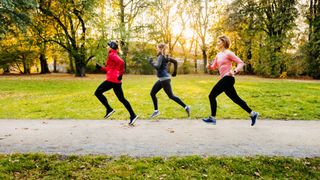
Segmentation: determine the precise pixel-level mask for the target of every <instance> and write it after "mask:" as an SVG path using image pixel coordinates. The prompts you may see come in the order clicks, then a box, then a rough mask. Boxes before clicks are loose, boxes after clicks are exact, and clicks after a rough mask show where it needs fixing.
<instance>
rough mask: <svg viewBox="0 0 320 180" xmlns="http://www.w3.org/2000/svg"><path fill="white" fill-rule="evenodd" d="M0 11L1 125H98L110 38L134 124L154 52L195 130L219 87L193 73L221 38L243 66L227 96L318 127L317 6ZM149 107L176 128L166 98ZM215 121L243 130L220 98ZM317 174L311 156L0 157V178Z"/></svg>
mask: <svg viewBox="0 0 320 180" xmlns="http://www.w3.org/2000/svg"><path fill="white" fill-rule="evenodd" d="M0 12H1V13H0V74H2V75H0V119H3V120H15V119H19V120H26V121H28V120H29V119H36V120H50V119H53V120H61V121H63V120H65V121H68V120H70V119H77V120H81V119H102V117H103V115H104V113H105V109H104V107H103V106H102V105H101V104H100V103H99V101H98V100H97V99H96V97H95V96H94V91H95V89H96V87H97V86H98V85H99V84H100V83H101V82H102V81H103V80H104V79H105V75H104V74H102V72H99V71H97V70H96V69H95V63H96V62H98V63H100V64H104V63H105V59H106V57H107V55H108V54H107V53H108V52H107V51H106V47H107V42H108V41H109V40H118V42H119V45H120V47H121V54H120V56H121V57H122V58H123V59H124V60H125V62H126V74H125V76H124V77H123V88H124V92H125V95H126V97H127V98H128V100H129V101H130V103H132V106H133V108H134V109H135V111H137V114H138V115H139V117H140V119H139V120H141V121H143V120H147V119H149V115H150V114H151V113H152V111H153V108H152V101H151V98H150V96H149V91H150V90H151V87H152V85H153V83H154V82H155V81H156V80H157V78H156V76H155V72H154V70H153V68H152V67H151V66H150V65H149V63H148V62H147V57H149V56H151V57H155V55H156V45H157V44H158V43H160V42H165V43H167V44H168V54H169V55H170V56H172V57H174V58H175V59H177V60H178V63H179V69H178V76H177V77H175V78H173V79H172V84H173V90H174V92H175V94H176V95H178V96H179V97H180V98H181V99H183V100H184V101H186V103H187V104H189V105H191V108H192V113H191V119H196V120H199V119H200V118H203V117H205V116H208V115H209V110H210V109H209V100H208V94H209V92H210V91H211V88H212V87H213V85H214V84H215V83H216V82H217V81H218V80H219V77H218V74H217V71H207V69H205V68H204V67H205V66H206V64H207V63H209V62H210V61H211V60H212V59H213V58H214V56H215V54H216V53H217V50H216V49H215V43H216V39H217V37H218V36H219V35H221V34H226V35H228V36H229V37H230V39H231V41H232V45H231V50H232V51H233V52H235V53H236V54H237V55H238V56H239V57H240V58H241V59H242V60H243V61H244V62H245V63H246V66H245V67H244V69H243V71H242V72H241V73H240V75H237V77H236V85H235V87H236V89H237V90H238V93H239V95H240V97H242V98H243V99H244V100H246V101H247V103H248V104H249V105H250V106H251V107H252V108H253V109H254V110H256V111H258V112H260V114H261V116H260V117H261V119H262V120H286V121H292V120H307V121H310V120H319V119H320V85H319V80H317V79H319V78H320V56H319V54H320V43H319V42H320V1H319V0H273V1H271V0H228V1H218V0H188V1H187V0H176V1H173V0H88V1H85V0H19V1H17V0H0ZM171 68H172V67H171ZM106 96H107V97H108V99H109V100H110V103H111V104H112V105H113V106H114V108H115V109H116V113H115V114H114V115H113V116H112V118H111V119H113V120H128V118H129V117H128V116H129V115H128V113H127V112H126V110H125V108H124V107H123V105H122V104H121V103H120V102H118V100H117V99H116V97H115V96H114V95H113V92H108V93H106ZM158 97H159V109H160V111H161V116H160V117H159V118H160V119H171V120H173V119H179V120H181V123H183V122H184V121H187V119H186V113H185V111H184V110H183V109H182V108H180V107H179V106H178V105H177V104H175V103H174V102H171V101H170V102H169V103H165V102H167V100H168V97H166V95H165V93H163V92H160V93H159V95H158ZM217 118H218V119H239V120H243V119H246V120H248V126H250V122H249V117H248V115H247V113H245V112H244V111H243V110H242V109H241V108H239V107H238V106H237V105H235V104H234V103H233V102H232V101H231V100H230V99H228V98H227V96H225V95H224V94H223V95H221V96H219V97H218V116H217ZM139 120H138V121H137V123H139ZM106 123H107V121H106ZM257 125H259V122H258V124H257ZM107 130H108V128H107V127H106V131H107ZM5 138H10V136H9V135H8V136H7V137H0V143H1V140H2V139H5ZM204 138H207V137H204ZM0 145H1V144H0ZM319 172H320V159H319V157H307V158H294V157H265V156H256V157H224V156H221V157H199V156H197V155H195V156H187V157H168V158H167V157H146V158H135V157H128V156H121V157H108V156H93V155H86V156H75V155H74V156H73V155H71V156H69V155H68V156H65V155H57V154H54V155H49V154H35V153H30V154H21V153H16V154H1V155H0V179H45V178H49V179H90V178H91V179H102V178H103V179H107V178H111V179H123V178H127V179H146V178H150V179H217V178H218V179H225V178H233V179H234V178H236V179H248V178H267V179H286V178H292V179H319V177H320V174H319Z"/></svg>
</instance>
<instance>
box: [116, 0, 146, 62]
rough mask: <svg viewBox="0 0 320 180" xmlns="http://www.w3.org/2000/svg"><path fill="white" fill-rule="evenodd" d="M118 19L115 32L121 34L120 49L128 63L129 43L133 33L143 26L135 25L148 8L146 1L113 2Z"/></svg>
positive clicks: (126, 0) (123, 0) (127, 0)
mask: <svg viewBox="0 0 320 180" xmlns="http://www.w3.org/2000/svg"><path fill="white" fill-rule="evenodd" d="M110 4H111V5H112V7H113V10H114V13H115V17H117V18H116V24H117V25H116V26H117V27H116V28H115V30H116V31H117V32H118V33H119V40H120V47H121V50H122V52H123V60H124V61H125V62H126V61H127V56H128V53H129V42H130V41H131V38H132V33H133V32H134V31H135V30H139V29H140V27H141V25H140V24H135V21H136V18H137V16H139V14H140V13H141V12H142V11H143V10H144V9H145V8H146V7H147V6H148V4H149V3H148V1H146V0H116V1H113V0H112V1H111V0H110Z"/></svg>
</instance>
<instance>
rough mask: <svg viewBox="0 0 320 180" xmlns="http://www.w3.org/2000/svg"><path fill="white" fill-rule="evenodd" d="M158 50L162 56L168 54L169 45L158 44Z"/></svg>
mask: <svg viewBox="0 0 320 180" xmlns="http://www.w3.org/2000/svg"><path fill="white" fill-rule="evenodd" d="M158 48H159V50H160V52H161V54H162V55H165V54H166V48H167V45H166V44H165V43H160V44H158Z"/></svg>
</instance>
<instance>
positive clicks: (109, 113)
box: [104, 109, 116, 119]
mask: <svg viewBox="0 0 320 180" xmlns="http://www.w3.org/2000/svg"><path fill="white" fill-rule="evenodd" d="M114 112H116V111H115V110H113V109H112V110H111V111H107V113H106V115H105V116H104V118H105V119H108V117H110V116H111V115H112V114H113V113H114Z"/></svg>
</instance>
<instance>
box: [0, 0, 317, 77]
mask: <svg viewBox="0 0 320 180" xmlns="http://www.w3.org/2000/svg"><path fill="white" fill-rule="evenodd" d="M0 10H1V12H2V13H1V15H0V20H1V21H0V26H1V31H0V47H1V48H0V73H2V74H9V73H20V74H30V73H41V74H45V73H49V72H68V73H73V74H75V75H76V76H85V74H86V73H97V71H96V70H95V68H94V65H95V63H96V62H99V63H101V64H104V63H105V58H106V57H107V53H108V52H107V51H106V47H107V42H108V41H109V40H118V41H119V44H120V47H121V57H122V58H123V59H124V60H125V62H126V72H127V73H130V74H152V73H153V72H154V71H153V69H152V67H151V66H150V65H149V64H148V62H147V61H146V59H147V57H148V56H155V55H156V48H155V46H156V44H157V43H160V42H165V43H167V44H168V54H169V55H170V56H172V57H174V58H175V59H177V60H178V61H179V73H180V74H190V73H208V71H207V69H206V68H205V67H206V64H207V63H208V62H209V61H211V60H212V59H213V58H214V56H215V54H216V53H217V51H216V49H215V43H216V39H217V37H218V36H219V35H222V34H226V35H228V36H229V37H230V38H231V41H232V45H231V50H232V51H234V52H235V53H236V54H237V55H238V56H239V57H240V58H241V59H242V60H243V61H244V62H245V63H246V64H247V65H246V66H245V68H244V71H243V74H252V75H258V76H263V77H272V78H278V77H288V76H289V77H303V78H317V79H318V78H320V58H319V57H320V56H319V54H320V45H319V38H320V25H319V24H320V18H319V12H320V10H319V1H317V0H310V1H307V0H299V1H297V0H278V1H259V0H247V1H244V0H234V1H231V0H229V1H217V0H189V1H186V0H178V1H170V0H152V1H149V0H135V1H128V0H127V1H126V0H117V1H116V0H113V1H111V0H90V1H80V0H76V1H71V0H70V1H67V0H54V1H53V0H38V1H36V0H21V1H9V0H1V6H0Z"/></svg>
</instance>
